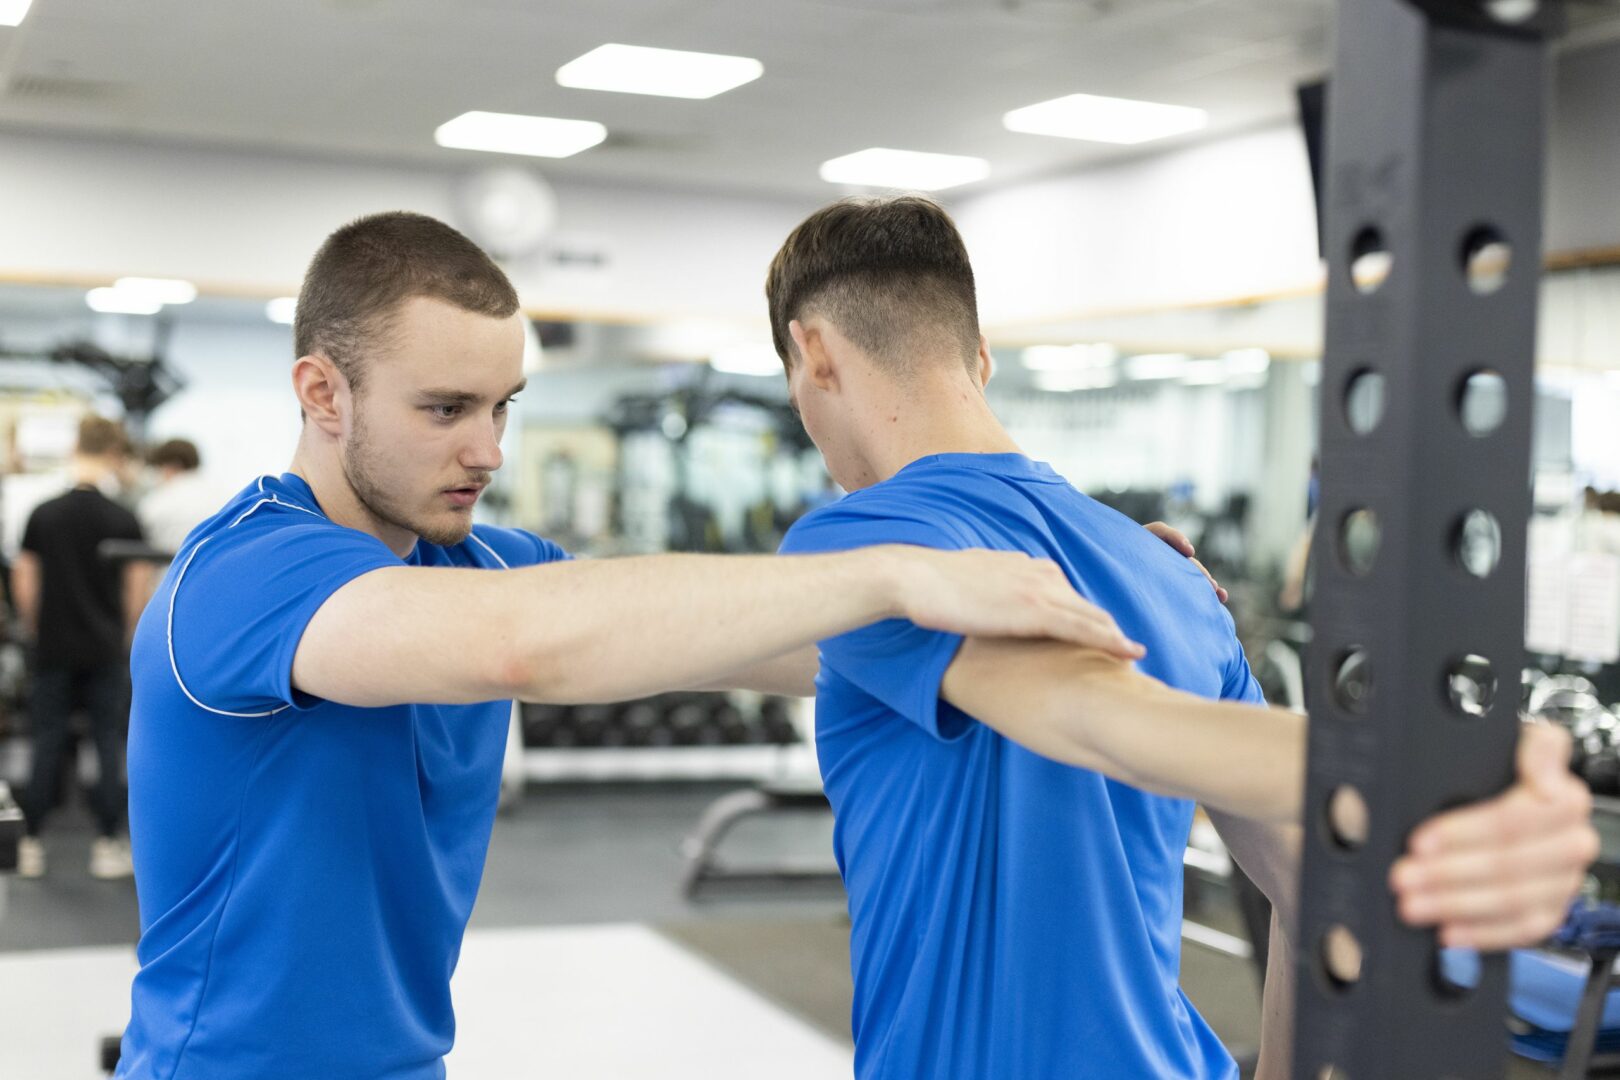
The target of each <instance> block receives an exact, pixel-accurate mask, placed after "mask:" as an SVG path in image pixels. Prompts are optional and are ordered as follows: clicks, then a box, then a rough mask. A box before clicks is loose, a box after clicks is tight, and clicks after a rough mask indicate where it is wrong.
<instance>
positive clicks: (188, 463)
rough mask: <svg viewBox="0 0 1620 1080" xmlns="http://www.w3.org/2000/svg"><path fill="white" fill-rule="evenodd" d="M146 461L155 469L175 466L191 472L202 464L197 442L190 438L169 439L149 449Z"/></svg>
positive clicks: (182, 470)
mask: <svg viewBox="0 0 1620 1080" xmlns="http://www.w3.org/2000/svg"><path fill="white" fill-rule="evenodd" d="M146 463H147V464H148V465H150V466H152V467H153V468H155V469H164V468H175V469H179V470H180V471H181V472H191V471H192V470H193V469H195V468H197V467H198V466H200V465H201V464H202V455H201V454H199V453H198V452H197V444H196V443H194V442H192V441H191V440H190V439H169V440H167V441H166V442H161V443H158V444H157V445H156V446H154V447H152V449H151V450H149V451H147V454H146Z"/></svg>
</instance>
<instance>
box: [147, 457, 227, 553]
mask: <svg viewBox="0 0 1620 1080" xmlns="http://www.w3.org/2000/svg"><path fill="white" fill-rule="evenodd" d="M146 464H147V465H148V466H150V467H151V468H152V469H153V470H154V471H155V472H156V473H157V483H156V484H155V485H154V486H153V487H152V489H151V490H150V491H148V492H147V493H146V495H145V496H144V497H143V498H142V499H141V501H140V505H139V506H138V507H137V508H136V514H137V515H138V516H139V517H140V521H141V529H142V530H143V531H144V532H145V533H146V541H147V543H149V544H151V545H152V546H153V547H155V548H157V549H158V550H160V551H166V552H169V553H171V554H172V553H174V552H176V551H179V550H180V545H181V544H182V543H184V542H185V539H186V534H187V533H189V532H191V530H192V529H195V528H196V527H197V526H198V525H199V524H201V523H202V522H203V521H204V520H205V519H207V518H210V517H212V516H213V515H214V512H215V511H216V510H218V509H219V499H218V498H217V497H216V495H215V493H214V492H212V491H211V490H209V486H208V482H207V481H206V480H204V479H203V475H202V473H201V472H200V471H199V467H200V466H201V465H202V457H201V455H200V454H198V453H197V444H196V443H194V442H192V441H191V440H190V439H170V440H168V441H167V442H163V443H159V444H158V445H157V446H155V447H153V448H152V449H151V450H150V451H149V452H148V453H147V455H146Z"/></svg>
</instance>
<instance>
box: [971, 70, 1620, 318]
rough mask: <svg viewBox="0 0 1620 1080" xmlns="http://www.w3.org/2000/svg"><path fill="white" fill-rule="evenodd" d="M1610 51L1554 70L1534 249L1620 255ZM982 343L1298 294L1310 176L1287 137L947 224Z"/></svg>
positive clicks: (1105, 171)
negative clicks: (966, 257) (969, 275)
mask: <svg viewBox="0 0 1620 1080" xmlns="http://www.w3.org/2000/svg"><path fill="white" fill-rule="evenodd" d="M1616 103H1620V43H1617V44H1610V45H1605V46H1601V47H1597V48H1591V49H1586V50H1583V51H1579V52H1574V53H1570V54H1566V55H1565V56H1562V57H1560V58H1559V61H1558V68H1557V79H1556V82H1555V94H1554V103H1553V109H1552V126H1551V136H1550V138H1549V145H1548V159H1547V196H1546V198H1547V202H1546V226H1545V236H1544V246H1545V248H1546V250H1548V251H1572V250H1586V249H1593V248H1603V247H1610V246H1614V245H1620V108H1616ZM956 215H957V220H958V221H959V222H960V223H961V226H962V230H963V234H964V236H965V237H966V238H967V241H968V247H969V250H970V251H971V252H972V254H973V259H974V266H975V270H976V271H977V274H978V279H979V296H980V310H981V313H982V315H983V317H984V320H985V322H986V323H987V324H988V325H989V326H991V327H992V329H994V328H997V327H1001V326H1007V325H1010V324H1018V323H1028V322H1030V321H1033V320H1043V321H1048V322H1061V321H1065V320H1072V319H1074V318H1076V317H1078V316H1081V315H1087V314H1093V315H1094V314H1098V313H1107V312H1116V311H1120V310H1130V309H1141V308H1163V307H1173V306H1177V305H1185V304H1191V303H1197V302H1202V301H1209V300H1223V299H1233V298H1238V297H1247V296H1255V295H1263V294H1270V293H1277V292H1291V291H1296V290H1300V289H1309V288H1311V287H1313V286H1314V285H1316V284H1317V283H1318V282H1319V281H1320V280H1321V266H1320V261H1319V259H1318V254H1317V244H1316V210H1315V200H1314V196H1313V194H1312V188H1311V175H1310V163H1309V160H1308V159H1307V157H1306V154H1305V144H1304V138H1303V136H1302V135H1301V134H1300V131H1299V129H1298V127H1297V126H1296V125H1294V124H1292V123H1285V124H1281V125H1278V126H1276V127H1271V128H1266V129H1263V130H1259V131H1254V132H1251V133H1249V134H1245V135H1239V136H1235V137H1232V138H1226V139H1220V140H1216V141H1212V142H1208V143H1203V144H1200V145H1195V146H1191V147H1188V148H1186V149H1182V150H1176V151H1172V152H1169V153H1165V154H1159V155H1155V156H1150V157H1144V158H1140V159H1136V160H1133V161H1129V162H1125V163H1122V164H1119V165H1114V166H1109V167H1105V168H1100V169H1095V170H1092V171H1089V172H1084V173H1079V174H1074V175H1069V176H1060V177H1054V178H1051V179H1047V180H1041V181H1037V182H1034V183H1027V184H1018V185H1014V186H1012V187H1007V188H1001V189H999V190H996V191H992V192H989V193H987V194H984V195H981V196H978V197H976V198H971V199H968V200H965V201H964V202H963V203H962V204H961V205H960V206H958V207H957V208H956Z"/></svg>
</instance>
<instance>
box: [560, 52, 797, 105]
mask: <svg viewBox="0 0 1620 1080" xmlns="http://www.w3.org/2000/svg"><path fill="white" fill-rule="evenodd" d="M764 73H765V65H764V64H761V63H760V62H759V61H758V60H754V59H752V58H751V57H747V56H720V55H717V54H715V53H700V52H682V51H680V50H678V49H649V48H646V47H644V46H641V45H602V46H599V47H598V48H595V49H592V50H591V51H590V52H588V53H586V54H585V55H584V56H581V57H580V58H579V59H577V60H570V61H568V63H566V64H564V65H563V66H562V67H560V68H558V69H557V84H558V85H559V86H572V87H575V88H577V89H580V90H614V91H617V92H619V93H621V94H654V95H656V96H658V97H675V98H712V97H714V96H715V95H716V94H723V93H725V92H726V91H727V90H733V89H735V88H737V87H739V86H741V85H742V84H743V83H749V82H753V81H754V80H755V79H757V78H759V77H760V76H761V75H763V74H764Z"/></svg>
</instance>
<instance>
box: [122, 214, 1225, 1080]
mask: <svg viewBox="0 0 1620 1080" xmlns="http://www.w3.org/2000/svg"><path fill="white" fill-rule="evenodd" d="M523 330H524V328H523V318H522V315H521V313H520V312H519V310H518V300H517V296H516V294H515V292H514V291H513V290H512V286H511V284H510V283H509V282H508V281H507V279H506V277H505V275H504V274H503V273H502V272H501V271H500V269H499V268H497V267H496V266H495V264H494V263H493V262H491V261H490V260H489V259H488V257H487V256H485V255H484V254H483V253H482V252H481V251H479V250H478V249H477V248H476V247H475V246H474V245H473V244H472V243H470V242H469V241H468V240H467V239H466V238H465V237H463V236H462V235H461V234H459V233H457V232H456V231H455V230H453V229H451V228H449V227H448V226H446V225H444V224H442V223H440V222H437V221H434V220H432V219H430V218H426V217H423V216H421V215H416V214H405V213H393V214H381V215H375V216H372V217H368V218H363V219H361V220H359V221H356V222H354V223H352V224H350V225H348V226H345V227H344V228H342V229H339V230H338V231H337V232H335V233H334V234H333V235H332V236H331V237H329V238H328V239H327V241H326V242H325V243H324V244H323V245H322V247H321V249H320V251H319V252H318V253H317V254H316V256H315V258H314V261H313V262H312V263H311V265H310V267H309V271H308V273H307V275H306V277H305V280H304V284H303V289H302V292H301V294H300V296H299V300H298V307H297V321H296V324H295V326H294V338H295V342H294V345H295V353H296V359H295V361H294V363H293V368H292V384H293V390H294V393H295V395H296V397H297V399H298V404H299V406H300V408H301V410H302V413H303V428H302V432H301V435H300V439H299V444H298V449H297V452H296V454H295V456H294V459H293V462H292V465H291V467H290V468H289V469H288V471H287V472H285V473H283V474H281V475H279V476H265V477H261V478H259V479H257V480H255V481H253V482H252V483H250V484H248V485H247V486H246V487H245V488H244V489H243V490H242V491H241V492H240V493H239V494H238V495H237V496H236V497H235V498H233V499H232V500H231V501H230V502H229V503H228V504H227V505H226V506H224V507H223V508H222V509H220V510H219V511H218V512H217V513H215V514H214V515H213V516H212V517H211V518H210V519H208V520H207V521H205V522H204V523H203V524H202V525H200V526H199V527H198V528H197V529H195V530H194V531H192V532H191V533H190V535H189V537H188V538H187V539H186V541H185V543H184V544H182V545H181V547H180V550H179V551H178V552H177V554H176V557H175V560H174V562H173V564H172V565H171V567H170V569H169V571H168V573H167V574H166V576H165V577H164V580H163V582H162V584H161V585H160V586H159V587H158V589H157V591H156V593H155V594H154V596H153V598H152V601H151V603H150V604H149V605H148V607H147V611H146V614H145V616H144V617H143V619H142V620H141V624H140V628H139V630H138V632H137V634H136V640H135V648H134V653H133V656H132V662H131V663H132V670H133V677H134V706H133V709H132V714H131V724H130V742H129V774H130V825H131V832H132V837H133V841H134V855H135V871H136V886H137V891H138V894H139V899H140V909H141V928H142V933H141V941H140V945H139V948H138V950H137V955H138V959H139V961H140V965H141V966H140V971H139V973H138V974H137V975H136V977H135V982H134V987H133V991H132V1018H131V1021H130V1024H129V1027H128V1028H127V1030H126V1031H125V1034H124V1040H123V1047H122V1049H123V1056H122V1060H121V1061H120V1064H119V1071H118V1076H120V1077H123V1078H126V1080H202V1078H206V1080H232V1078H244V1080H245V1078H254V1080H259V1078H263V1077H272V1076H273V1077H321V1078H323V1080H349V1078H359V1077H387V1078H388V1080H437V1078H439V1077H442V1076H443V1075H444V1063H443V1058H444V1055H445V1053H446V1052H448V1050H449V1049H450V1045H451V1041H452V1036H453V1032H454V1018H453V1016H452V1012H451V1002H450V976H451V973H452V971H453V970H454V968H455V965H456V958H457V955H458V953H459V950H460V947H461V940H462V934H463V932H464V930H465V927H466V922H467V918H468V916H469V914H470V913H471V910H472V906H473V899H474V896H475V895H476V892H477V888H478V882H479V878H480V875H481V873H482V870H483V865H484V858H485V854H486V852H487V849H488V844H489V838H490V830H491V826H492V824H493V821H494V815H495V806H496V801H497V798H498V794H499V788H500V772H501V761H502V757H503V753H504V748H505V743H506V737H507V727H508V717H509V713H510V702H511V700H512V699H513V698H520V699H524V700H532V701H547V702H570V703H578V702H602V701H615V700H622V699H628V698H635V697H639V696H642V695H646V694H650V693H654V692H658V691H662V690H668V689H672V688H677V687H686V686H695V685H701V684H706V683H712V682H715V681H717V680H720V679H722V678H728V679H729V678H731V676H729V675H728V673H731V672H739V671H746V672H751V673H755V674H752V675H749V676H747V677H749V678H757V679H759V680H764V679H766V678H768V677H770V674H769V673H770V672H771V671H773V670H774V667H775V665H777V664H778V663H779V662H780V660H779V658H781V657H783V656H789V657H798V656H801V655H803V653H802V650H803V649H804V648H806V647H808V646H810V645H811V643H813V642H814V641H816V640H818V639H821V638H826V637H831V636H835V635H837V634H840V633H843V632H845V631H848V630H852V629H855V628H856V627H859V626H863V625H866V624H869V623H872V622H874V621H877V620H881V619H885V618H891V617H903V618H905V619H907V620H908V621H909V623H912V624H916V625H923V626H937V627H939V628H940V629H942V630H946V631H951V632H957V633H978V634H988V635H1001V636H1009V635H1010V636H1019V635H1033V636H1038V637H1053V638H1057V639H1062V640H1067V641H1071V642H1077V643H1082V644H1090V645H1096V646H1100V647H1103V648H1106V649H1111V650H1113V651H1115V652H1116V653H1119V654H1121V655H1128V654H1131V652H1132V650H1131V647H1130V645H1129V643H1127V642H1125V640H1124V638H1123V636H1122V635H1121V634H1120V632H1119V630H1118V628H1117V626H1115V625H1114V624H1113V622H1112V620H1110V619H1109V618H1108V617H1107V616H1106V615H1105V614H1104V613H1102V612H1101V611H1100V610H1099V609H1097V608H1096V607H1095V606H1094V605H1092V604H1090V603H1089V602H1087V601H1085V600H1083V599H1082V598H1081V597H1080V596H1079V595H1078V594H1077V593H1075V591H1074V589H1073V588H1072V586H1071V585H1070V584H1069V583H1068V581H1067V580H1066V579H1065V578H1064V577H1063V575H1062V573H1061V572H1059V571H1058V570H1057V568H1056V567H1055V566H1053V565H1052V564H1051V563H1050V562H1045V561H1041V560H1035V559H1030V558H1028V557H1027V556H1024V555H1020V554H1009V553H1004V552H938V551H932V550H928V549H925V548H910V547H904V546H898V545H894V546H883V547H878V548H869V549H866V550H863V551H860V552H851V553H847V554H838V555H827V556H807V557H803V558H792V559H786V558H779V557H775V556H761V557H734V556H652V557H646V558H636V559H612V560H601V561H579V562H575V561H571V560H569V559H568V558H567V556H566V555H565V554H564V553H563V552H562V551H561V550H559V549H558V548H557V547H556V546H555V545H554V544H551V543H549V542H547V541H545V540H542V539H540V538H539V537H536V536H533V535H531V534H528V533H524V532H519V531H515V530H508V529H495V528H488V527H484V526H479V527H478V528H476V529H475V528H474V527H473V525H472V510H473V506H474V505H475V504H476V502H477V500H478V497H479V494H480V492H481V491H482V490H483V488H484V486H485V485H486V484H487V483H488V482H489V479H490V476H491V474H492V473H493V472H494V471H495V470H496V469H497V468H499V467H500V465H501V451H500V447H499V443H500V439H501V434H502V432H503V429H504V427H505V424H506V418H507V409H508V404H509V402H510V401H511V400H512V398H513V396H514V395H515V394H517V393H518V392H519V391H520V390H522V389H523V386H524V379H523V371H522V357H523ZM1155 543H1157V541H1155ZM1205 588H1206V589H1207V588H1208V586H1207V585H1206V586H1205ZM737 678H739V679H741V678H742V676H738V677H737Z"/></svg>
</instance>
